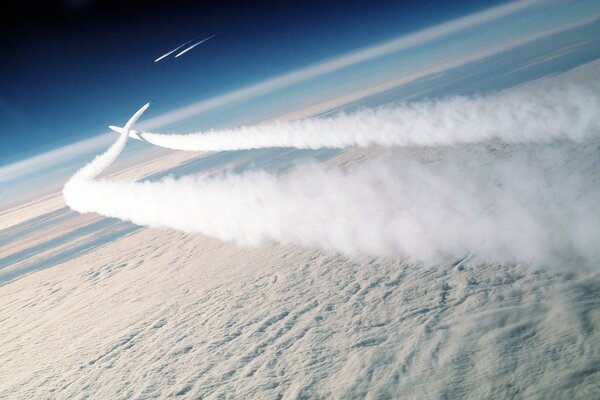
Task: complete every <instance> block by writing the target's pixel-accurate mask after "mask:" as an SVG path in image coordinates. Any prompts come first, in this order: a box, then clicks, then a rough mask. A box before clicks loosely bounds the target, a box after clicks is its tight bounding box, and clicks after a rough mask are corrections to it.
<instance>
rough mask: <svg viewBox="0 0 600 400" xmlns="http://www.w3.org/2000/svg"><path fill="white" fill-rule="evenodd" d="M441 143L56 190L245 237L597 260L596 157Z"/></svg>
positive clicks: (396, 251)
mask: <svg viewBox="0 0 600 400" xmlns="http://www.w3.org/2000/svg"><path fill="white" fill-rule="evenodd" d="M450 150H451V149H449V150H448V151H446V152H442V153H441V154H440V157H439V159H438V160H436V161H435V162H424V161H421V160H419V159H418V158H417V157H414V156H410V155H407V154H403V155H401V156H397V155H395V154H394V153H391V154H389V155H387V156H384V157H381V158H379V159H376V160H373V161H371V162H368V163H365V164H362V165H360V166H358V167H356V168H354V169H352V170H350V171H348V172H343V171H341V170H335V169H334V170H324V169H322V168H320V167H318V166H311V167H305V168H300V169H297V170H296V171H295V172H293V173H291V174H290V175H289V176H285V177H280V176H276V175H271V174H268V173H266V172H262V171H255V172H247V173H244V174H241V175H232V174H223V175H217V176H206V175H204V176H202V175H200V176H188V177H184V178H181V179H173V178H165V179H163V180H160V181H157V182H150V181H145V182H144V181H143V182H134V181H126V182H123V181H121V182H118V181H117V182H111V181H96V180H92V179H84V180H72V181H70V182H69V183H68V184H67V185H66V186H65V189H64V196H65V199H66V202H67V204H68V205H69V206H70V207H71V208H72V209H74V210H77V211H79V212H97V213H100V214H103V215H106V216H109V217H116V218H120V219H124V220H128V221H131V222H133V223H135V224H139V225H146V226H151V227H166V228H172V229H177V230H180V231H184V232H189V233H201V234H205V235H209V236H213V237H216V238H219V239H222V240H227V241H234V242H236V243H239V244H242V245H249V246H254V245H258V244H261V243H264V242H266V241H271V240H275V241H278V242H283V243H293V244H298V245H304V246H314V247H321V248H325V249H329V250H333V251H339V252H343V253H346V254H371V255H380V256H393V257H406V258H408V259H412V260H423V261H426V262H449V261H452V260H454V259H456V258H458V257H463V256H465V255H466V254H476V255H477V256H478V257H479V258H480V259H482V260H484V261H489V262H525V263H534V264H560V263H561V262H564V261H565V260H571V261H573V260H575V261H577V262H578V263H580V262H581V263H589V264H590V265H597V262H598V261H600V246H599V244H600V243H599V240H598V238H599V237H600V207H599V206H598V204H599V203H598V200H599V199H600V189H599V187H598V185H597V178H596V176H597V174H598V172H599V168H598V166H599V162H598V156H597V154H595V153H594V152H591V153H586V152H585V149H583V150H582V149H581V148H580V149H579V150H577V151H576V152H575V153H574V154H568V151H566V150H565V149H564V148H553V147H551V146H550V147H546V148H545V149H544V150H543V151H539V150H536V151H534V152H525V151H517V152H516V153H513V154H511V155H509V156H507V157H501V158H499V159H490V160H487V161H483V160H481V159H478V158H477V157H473V156H469V154H468V152H459V153H453V152H452V151H450ZM574 160H576V162H574ZM594 263H596V264H594Z"/></svg>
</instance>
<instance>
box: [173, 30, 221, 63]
mask: <svg viewBox="0 0 600 400" xmlns="http://www.w3.org/2000/svg"><path fill="white" fill-rule="evenodd" d="M217 35H218V33H215V34H214V35H212V36H209V37H207V38H205V39H202V40H201V41H199V42H198V43H194V44H193V45H191V46H190V47H188V48H186V49H184V50H182V51H181V52H179V53H178V54H177V55H176V56H175V58H177V57H179V56H181V55H184V54H185V53H187V52H188V51H190V50H191V49H193V48H194V47H196V46H198V45H199V44H202V43H204V42H206V41H207V40H210V39H212V38H214V37H215V36H217ZM188 43H189V42H188Z"/></svg>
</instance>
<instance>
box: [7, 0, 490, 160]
mask: <svg viewBox="0 0 600 400" xmlns="http://www.w3.org/2000/svg"><path fill="white" fill-rule="evenodd" d="M496 3H498V2H497V1H464V2H460V4H458V2H453V1H429V2H422V1H343V2H342V1H339V2H338V1H326V2H325V1H318V2H295V3H294V4H292V3H291V2H290V3H288V2H282V1H274V2H267V1H260V2H244V1H240V2H202V3H201V4H197V3H191V2H164V3H161V2H151V3H146V2H144V3H137V2H136V3H126V4H117V3H108V2H107V3H103V2H94V1H85V2H64V3H60V2H54V3H49V4H27V3H25V4H24V3H10V4H5V3H3V4H2V5H1V6H0V15H1V17H0V18H1V21H0V26H2V28H1V29H2V36H1V39H0V40H1V46H0V47H1V48H2V49H3V57H2V59H1V60H0V72H1V75H0V76H1V77H2V78H1V79H2V85H1V86H0V127H1V132H2V142H3V146H2V147H1V148H0V165H6V164H9V163H12V162H15V161H17V160H19V159H22V158H25V157H29V156H32V155H35V154H37V153H39V152H41V151H45V150H48V149H51V148H55V147H58V146H60V145H64V144H68V143H71V142H73V141H75V140H78V139H82V138H86V137H90V136H93V135H96V134H99V133H102V132H104V131H105V129H104V125H105V123H107V122H109V121H114V120H120V119H125V118H127V114H128V113H129V112H130V109H131V108H136V107H137V106H138V105H139V104H143V103H144V102H146V101H148V99H154V100H155V104H154V105H153V108H154V110H155V111H159V112H160V111H167V110H170V109H173V108H177V107H180V106H183V105H185V104H188V103H190V102H192V101H199V100H202V99H205V98H210V97H213V96H216V95H218V94H221V93H224V92H228V91H231V90H234V89H236V88H238V87H241V86H244V85H248V84H250V83H253V82H259V81H261V80H264V79H267V78H269V77H271V76H273V75H277V74H280V73H283V72H286V71H288V70H291V69H294V68H299V67H301V66H303V65H306V64H310V63H313V62H316V61H319V60H322V59H324V58H327V57H331V56H333V55H336V54H340V53H344V52H347V51H350V50H353V49H356V48H360V47H364V46H367V45H369V44H372V43H377V42H380V41H385V40H387V39H390V38H393V37H396V36H399V35H402V34H404V33H408V32H412V31H415V30H418V29H422V28H424V27H427V26H433V25H436V24H438V23H440V22H443V21H446V20H449V19H452V18H455V17H457V16H461V15H465V14H469V13H471V12H475V11H478V10H481V9H484V8H487V7H489V6H491V5H494V4H496ZM216 32H219V33H220V34H219V36H217V37H216V38H214V39H213V40H211V41H208V42H206V43H205V44H203V45H201V46H199V47H198V48H196V49H194V50H193V51H191V52H189V53H188V54H186V56H185V57H180V58H178V59H172V58H168V59H165V60H163V61H162V62H159V63H153V62H152V61H153V60H154V59H155V58H156V57H157V56H158V55H160V54H162V53H163V52H165V51H167V50H169V49H171V48H172V47H174V46H176V45H178V44H179V43H181V42H183V41H186V40H189V39H190V38H192V37H194V36H197V35H209V34H212V33H216Z"/></svg>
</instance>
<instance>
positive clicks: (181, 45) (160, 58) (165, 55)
mask: <svg viewBox="0 0 600 400" xmlns="http://www.w3.org/2000/svg"><path fill="white" fill-rule="evenodd" d="M192 40H194V39H191V40H188V41H187V42H185V43H183V44H180V45H179V46H177V47H175V48H174V49H173V50H171V51H169V52H168V53H165V54H163V55H162V56H160V57H158V58H157V59H156V60H154V62H159V61H160V60H162V59H163V58H165V57H168V56H170V55H171V54H173V53H175V52H176V51H177V50H179V49H180V48H182V47H183V46H185V45H186V44H188V43H190V42H191V41H192Z"/></svg>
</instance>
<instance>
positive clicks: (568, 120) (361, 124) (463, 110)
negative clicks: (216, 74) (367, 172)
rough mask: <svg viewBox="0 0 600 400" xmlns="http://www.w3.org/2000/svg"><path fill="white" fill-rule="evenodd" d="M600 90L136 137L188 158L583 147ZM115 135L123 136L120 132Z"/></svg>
mask: <svg viewBox="0 0 600 400" xmlns="http://www.w3.org/2000/svg"><path fill="white" fill-rule="evenodd" d="M598 110H600V84H599V83H598V82H594V83H593V84H590V85H588V86H582V85H568V86H564V87H560V88H557V87H554V88H552V87H551V88H548V87H541V88H535V89H532V88H521V89H516V90H512V91H508V92H504V93H499V94H492V95H487V96H476V97H452V98H448V99H443V100H438V101H425V102H415V103H408V104H399V105H388V106H385V107H380V108H376V109H363V110H359V111H357V112H354V113H350V114H346V113H339V114H337V115H333V116H329V117H318V118H308V119H303V120H299V121H293V122H269V123H266V124H261V125H255V126H249V127H241V128H234V129H226V130H218V131H207V132H199V133H192V134H185V135H177V134H158V133H150V132H137V131H132V132H131V136H132V137H135V138H142V139H143V140H146V141H148V142H150V143H152V144H155V145H157V146H161V147H166V148H170V149H176V150H188V151H224V150H240V149H258V148H263V147H295V148H309V149H319V148H344V147H349V146H372V145H377V146H382V147H393V146H450V145H457V144H466V143H478V142H485V141H490V140H499V141H502V142H505V143H528V142H540V141H542V142H548V141H552V140H560V139H569V140H574V141H582V140H586V139H589V138H593V137H597V136H598V135H600V119H599V118H598V117H597V113H598ZM111 129H113V130H116V131H118V132H121V130H120V129H119V128H116V127H112V126H111Z"/></svg>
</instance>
